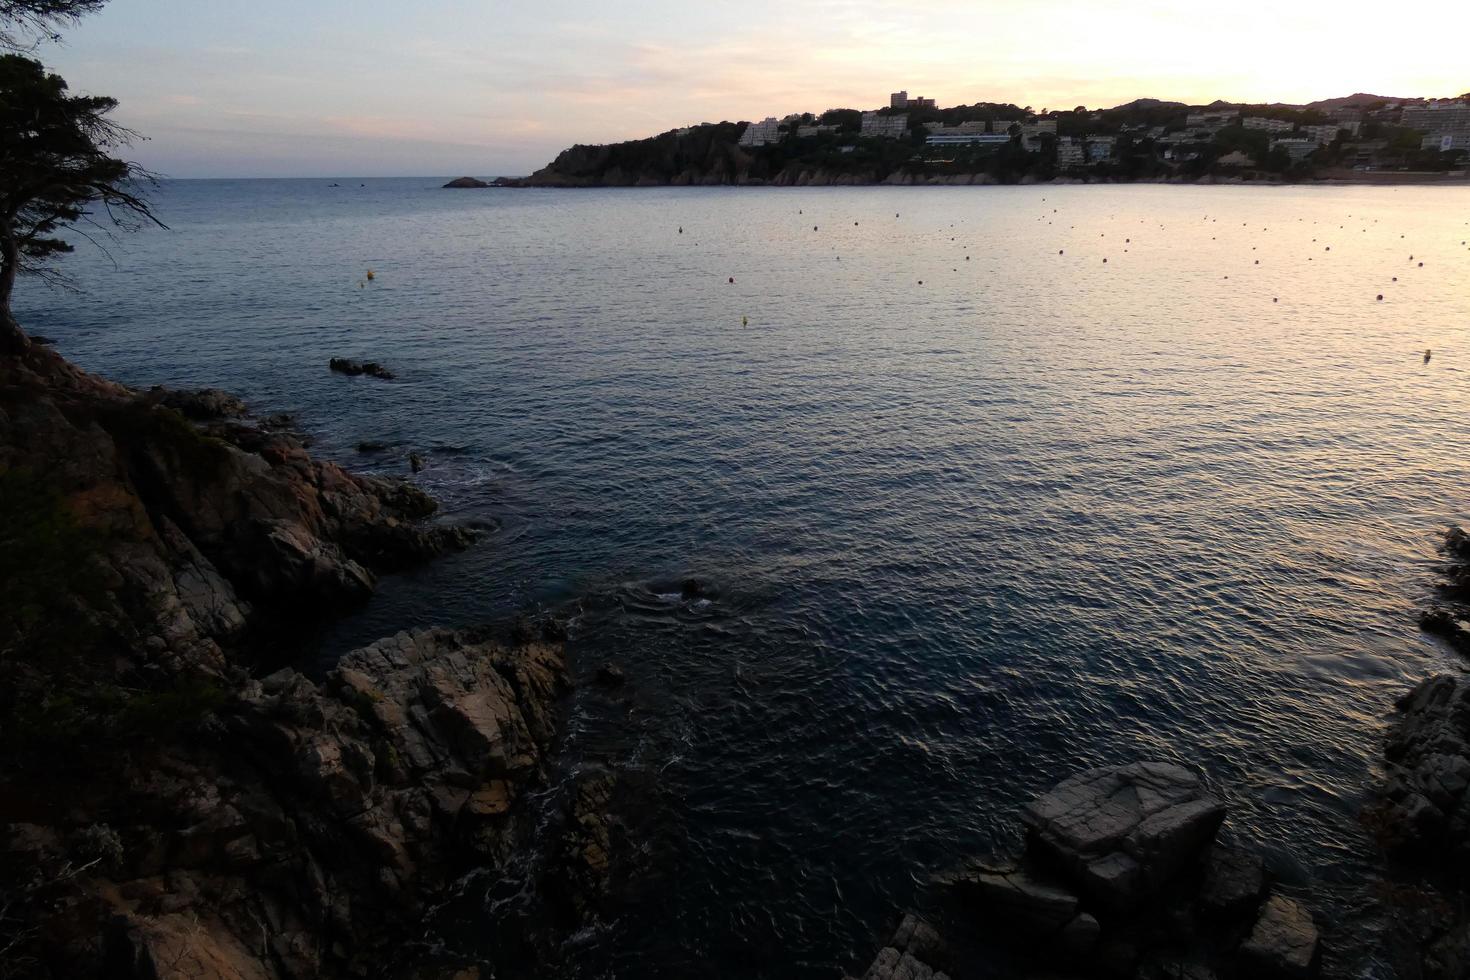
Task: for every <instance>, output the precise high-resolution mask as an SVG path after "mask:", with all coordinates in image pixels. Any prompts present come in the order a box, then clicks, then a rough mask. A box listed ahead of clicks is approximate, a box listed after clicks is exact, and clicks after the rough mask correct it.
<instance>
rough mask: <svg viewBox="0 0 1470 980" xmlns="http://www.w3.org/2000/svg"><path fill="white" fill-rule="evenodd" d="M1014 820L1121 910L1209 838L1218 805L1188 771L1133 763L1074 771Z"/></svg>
mask: <svg viewBox="0 0 1470 980" xmlns="http://www.w3.org/2000/svg"><path fill="white" fill-rule="evenodd" d="M1021 819H1022V821H1023V822H1024V823H1025V824H1026V826H1027V827H1028V828H1029V829H1030V831H1031V834H1032V837H1033V840H1034V841H1035V842H1036V843H1037V845H1038V846H1039V847H1041V848H1042V849H1043V850H1045V851H1047V852H1049V853H1050V854H1051V855H1053V856H1054V857H1056V858H1057V859H1058V860H1059V861H1060V862H1061V863H1062V864H1063V865H1064V866H1065V867H1067V868H1070V869H1071V870H1073V871H1074V872H1075V873H1076V874H1078V875H1079V876H1080V877H1081V880H1082V882H1083V885H1084V887H1085V888H1086V889H1087V890H1088V891H1089V892H1090V893H1091V894H1092V895H1093V897H1095V898H1096V899H1098V900H1099V901H1101V902H1103V903H1104V904H1105V905H1106V906H1110V907H1113V908H1116V909H1119V910H1126V909H1128V908H1131V907H1132V906H1134V905H1136V904H1138V903H1139V902H1140V901H1142V900H1143V899H1144V898H1145V897H1147V896H1148V895H1149V894H1150V893H1151V892H1153V891H1155V890H1156V889H1157V888H1158V887H1159V886H1160V885H1162V884H1164V883H1165V882H1167V881H1168V880H1169V879H1170V878H1172V877H1174V875H1176V874H1177V873H1178V872H1179V871H1180V870H1181V869H1183V868H1184V866H1185V865H1186V864H1187V863H1189V862H1190V861H1192V860H1193V859H1194V858H1195V857H1196V856H1197V855H1198V854H1199V853H1200V851H1201V850H1202V849H1203V848H1204V847H1205V846H1206V845H1207V844H1209V842H1210V841H1211V840H1213V839H1214V836H1215V832H1216V831H1217V830H1218V829H1219V827H1220V823H1221V822H1222V821H1223V820H1224V819H1225V806H1224V804H1222V803H1220V802H1219V801H1218V800H1215V799H1213V798H1212V797H1209V796H1206V795H1205V793H1204V792H1203V790H1202V789H1201V788H1200V784H1199V778H1198V777H1197V776H1195V775H1194V774H1193V773H1191V772H1190V771H1189V770H1187V769H1184V768H1182V767H1180V766H1176V765H1172V764H1169V763H1161V762H1140V763H1135V764H1133V765H1130V766H1124V767H1121V768H1110V769H1093V770H1089V771H1087V772H1084V773H1080V774H1078V775H1076V776H1073V777H1072V778H1071V779H1068V780H1065V781H1064V782H1062V783H1060V784H1058V785H1057V786H1056V788H1055V789H1053V790H1051V792H1049V793H1046V794H1045V795H1043V796H1041V797H1039V798H1038V799H1036V800H1034V801H1032V802H1031V803H1029V804H1027V805H1026V807H1025V808H1024V809H1023V810H1022V811H1021Z"/></svg>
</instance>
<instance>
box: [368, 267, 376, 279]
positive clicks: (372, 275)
mask: <svg viewBox="0 0 1470 980" xmlns="http://www.w3.org/2000/svg"><path fill="white" fill-rule="evenodd" d="M376 278H377V275H376V274H375V273H374V272H373V270H372V269H369V270H368V271H367V280H368V282H372V281H373V280H374V279H376Z"/></svg>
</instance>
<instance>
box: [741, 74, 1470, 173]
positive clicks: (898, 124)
mask: <svg viewBox="0 0 1470 980" xmlns="http://www.w3.org/2000/svg"><path fill="white" fill-rule="evenodd" d="M934 108H935V102H934V100H933V99H926V98H924V97H923V96H913V97H910V96H909V94H908V92H906V91H902V92H894V93H893V94H892V95H890V96H889V98H888V108H887V109H886V110H881V109H880V110H876V111H872V112H864V113H862V115H861V121H860V128H859V131H858V133H857V134H855V135H856V136H857V137H859V138H861V139H887V140H903V139H909V138H910V127H909V121H910V115H909V111H910V110H913V111H918V110H924V109H934ZM1283 115H1285V116H1290V115H1291V114H1290V113H1284V114H1283ZM1323 115H1325V116H1326V119H1327V121H1326V122H1320V123H1310V124H1304V123H1299V122H1297V121H1295V120H1293V119H1291V118H1279V117H1278V116H1275V115H1270V116H1267V115H1251V114H1246V113H1242V112H1241V111H1240V110H1237V109H1230V108H1208V109H1199V110H1195V111H1192V112H1189V113H1187V115H1186V116H1185V119H1184V126H1183V127H1182V128H1181V127H1180V126H1179V125H1178V124H1177V123H1176V124H1174V125H1172V126H1158V125H1144V124H1138V125H1124V126H1123V127H1121V132H1123V133H1126V134H1131V135H1132V136H1133V137H1134V138H1135V139H1148V140H1152V141H1153V143H1154V145H1155V146H1157V147H1158V148H1159V150H1160V152H1161V154H1162V156H1163V158H1164V159H1165V160H1171V161H1185V160H1191V159H1196V158H1198V157H1199V156H1200V154H1201V151H1202V150H1203V148H1202V147H1201V146H1200V144H1202V143H1209V142H1211V141H1213V140H1214V139H1215V137H1216V134H1218V133H1219V132H1220V131H1221V130H1223V129H1226V128H1229V127H1234V126H1240V127H1243V128H1245V129H1247V130H1251V131H1254V132H1261V133H1265V134H1266V135H1267V136H1269V137H1270V138H1271V139H1270V143H1269V147H1270V149H1271V150H1272V151H1276V150H1281V151H1284V152H1285V153H1286V154H1287V155H1288V156H1289V157H1290V158H1291V159H1292V160H1293V161H1299V160H1304V159H1306V158H1307V157H1308V156H1310V155H1311V154H1312V153H1314V152H1315V151H1316V150H1317V149H1319V148H1320V147H1322V146H1328V145H1334V144H1338V143H1339V141H1341V145H1342V151H1343V153H1344V154H1345V156H1344V159H1345V162H1346V163H1347V164H1348V165H1354V164H1356V165H1358V166H1371V165H1373V162H1374V161H1375V160H1377V159H1378V155H1379V154H1381V152H1382V151H1383V150H1385V148H1386V147H1387V145H1388V144H1387V142H1386V141H1381V140H1380V141H1370V140H1361V139H1360V136H1361V134H1362V129H1363V125H1364V122H1365V121H1367V122H1372V123H1387V124H1390V125H1396V126H1402V127H1405V128H1408V129H1413V130H1417V131H1419V133H1420V134H1421V136H1422V142H1421V148H1422V149H1425V150H1442V151H1450V150H1466V151H1470V100H1467V99H1445V100H1440V101H1428V102H1419V103H1414V102H1411V103H1402V104H1397V103H1396V104H1386V105H1375V106H1373V107H1371V108H1369V109H1359V108H1352V107H1348V108H1342V109H1337V110H1332V111H1329V112H1326V113H1323ZM1092 118H1093V119H1094V120H1096V121H1099V122H1100V121H1101V120H1102V118H1103V117H1102V115H1101V114H1100V113H1094V114H1093V116H1092ZM1309 118H1310V117H1309ZM1100 128H1102V127H1100ZM1109 128H1116V127H1109ZM838 129H839V127H838V126H836V125H823V124H820V123H815V122H812V121H811V117H810V116H797V115H791V116H787V117H785V118H784V119H779V120H778V119H776V118H775V117H774V116H771V117H767V118H766V119H764V120H762V121H761V122H758V123H751V124H750V125H748V126H747V127H746V129H745V131H744V132H743V133H742V134H741V136H740V145H741V146H750V147H754V146H764V145H766V144H768V143H775V142H778V141H780V140H781V139H783V138H785V136H786V135H787V134H794V135H796V136H798V137H807V136H819V135H823V134H827V133H835V132H837V131H838ZM923 129H924V130H925V137H924V142H925V144H926V145H927V146H930V147H959V146H1001V145H1003V144H1006V143H1009V142H1010V141H1011V140H1012V139H1015V138H1018V137H1019V139H1020V141H1021V143H1022V145H1023V146H1025V147H1026V148H1027V149H1030V150H1040V149H1042V148H1044V147H1045V146H1046V145H1047V143H1048V142H1050V143H1051V144H1052V145H1054V146H1055V148H1056V158H1057V165H1058V166H1059V167H1061V168H1067V167H1086V166H1091V165H1094V164H1097V163H1102V162H1104V161H1108V160H1112V159H1114V157H1115V152H1116V146H1117V138H1116V137H1115V136H1110V135H1109V136H1102V135H1098V136H1077V137H1073V136H1068V137H1061V136H1059V135H1058V133H1057V120H1056V119H1038V118H1035V117H1028V118H1025V119H994V120H990V121H984V120H975V121H968V122H961V123H957V124H954V125H945V124H943V123H925V124H924V126H923ZM1399 145H1400V147H1401V146H1402V144H1399ZM852 148H853V147H851V146H844V147H842V149H843V150H845V151H846V150H851V149H852ZM1217 162H1219V163H1221V164H1224V165H1226V166H1232V165H1234V166H1242V167H1245V166H1251V165H1253V164H1254V163H1256V162H1257V161H1255V160H1253V159H1252V158H1251V156H1250V155H1249V154H1247V153H1244V152H1242V151H1240V150H1234V151H1232V152H1230V153H1226V154H1225V155H1223V156H1221V157H1219V158H1218V161H1217Z"/></svg>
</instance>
